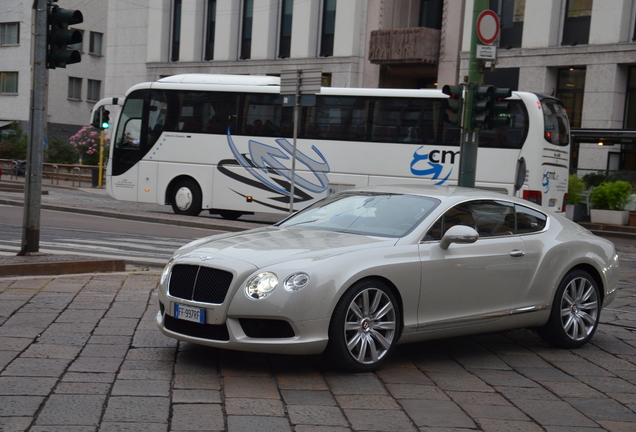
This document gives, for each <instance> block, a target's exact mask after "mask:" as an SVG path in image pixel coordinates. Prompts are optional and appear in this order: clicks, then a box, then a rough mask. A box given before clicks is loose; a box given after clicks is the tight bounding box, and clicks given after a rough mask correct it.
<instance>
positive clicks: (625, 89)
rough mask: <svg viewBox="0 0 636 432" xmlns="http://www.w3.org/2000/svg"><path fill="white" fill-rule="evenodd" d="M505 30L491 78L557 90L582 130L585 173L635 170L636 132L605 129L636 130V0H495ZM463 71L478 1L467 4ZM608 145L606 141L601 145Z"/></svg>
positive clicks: (577, 154) (579, 155) (577, 162)
mask: <svg viewBox="0 0 636 432" xmlns="http://www.w3.org/2000/svg"><path fill="white" fill-rule="evenodd" d="M490 3H491V6H490V7H491V9H493V10H495V11H498V12H499V15H500V17H501V23H502V29H501V33H500V38H499V50H498V59H497V65H496V68H495V70H494V71H493V72H487V73H486V83H489V84H494V85H498V86H499V87H511V88H512V89H513V90H523V91H531V92H537V93H542V94H548V95H553V96H556V97H558V98H559V99H560V100H561V101H563V103H564V104H565V106H566V109H567V111H568V116H569V118H570V123H571V126H572V128H574V129H575V130H577V129H584V130H589V129H592V130H593V131H592V132H593V133H590V131H587V132H586V131H583V132H581V133H579V134H578V137H577V134H575V143H574V145H573V151H572V156H573V167H574V168H578V172H579V174H586V173H588V172H595V171H599V170H600V171H604V170H609V171H617V170H620V171H624V172H631V173H632V174H630V177H629V179H630V180H636V176H635V175H634V174H636V140H635V139H634V138H636V136H634V134H620V133H611V134H610V133H602V132H598V131H594V130H596V129H602V130H608V131H618V130H623V129H632V130H633V129H636V26H635V20H636V1H634V0H532V1H530V0H527V1H526V0H502V1H499V0H491V2H490ZM465 8H466V12H465V16H466V17H467V19H466V20H465V28H466V31H465V32H464V37H463V43H462V47H463V48H462V52H461V73H460V75H462V76H463V75H464V74H466V73H467V70H468V58H469V51H470V34H471V32H470V27H471V26H472V20H471V19H468V18H469V17H470V16H471V14H472V10H473V0H467V1H466V4H465ZM599 143H600V144H602V145H599Z"/></svg>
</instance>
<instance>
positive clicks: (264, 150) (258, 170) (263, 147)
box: [227, 128, 330, 196]
mask: <svg viewBox="0 0 636 432" xmlns="http://www.w3.org/2000/svg"><path fill="white" fill-rule="evenodd" d="M274 141H275V142H276V143H277V144H278V145H279V147H274V146H270V145H267V144H264V143H262V142H259V141H254V140H249V160H248V157H247V156H246V155H243V154H241V152H239V150H238V148H236V145H235V144H234V140H233V139H232V135H231V134H230V131H229V128H228V132H227V142H228V145H229V147H230V150H231V151H232V154H233V155H234V157H235V158H236V161H237V162H238V163H239V164H240V165H241V166H242V167H243V168H245V169H246V170H247V171H248V172H249V173H250V174H251V175H252V176H254V177H255V178H256V179H257V180H258V181H259V182H261V183H263V184H264V185H267V186H268V187H270V188H271V189H273V190H275V191H276V192H279V193H281V194H283V195H287V196H289V195H290V192H289V191H288V190H286V189H285V188H283V187H281V185H280V183H279V182H277V181H275V180H274V179H272V178H271V177H270V173H271V172H273V173H275V174H278V175H280V176H282V177H284V178H286V179H287V180H289V181H290V182H291V181H292V175H291V172H292V169H291V165H292V155H293V152H294V147H293V145H292V144H291V143H290V142H289V141H287V140H286V139H285V138H278V139H275V140H274ZM311 149H312V150H313V151H314V152H316V154H317V155H318V156H319V157H320V159H322V161H318V160H315V159H312V158H311V157H309V156H307V155H306V154H304V153H303V152H301V151H299V150H298V149H296V161H297V162H299V163H301V164H303V165H305V166H306V167H307V168H309V171H311V173H312V174H313V175H314V176H315V177H316V180H317V182H312V181H310V180H308V179H306V178H305V177H303V176H301V175H299V174H298V172H296V174H295V176H294V185H295V186H297V187H299V188H303V189H306V190H308V191H310V192H315V193H321V192H324V191H326V190H327V183H328V182H329V179H328V177H327V174H328V173H329V172H330V168H329V163H327V160H326V159H325V157H324V156H323V155H322V153H321V152H320V150H318V148H317V147H316V146H312V147H311ZM250 161H251V162H250ZM312 180H313V179H312Z"/></svg>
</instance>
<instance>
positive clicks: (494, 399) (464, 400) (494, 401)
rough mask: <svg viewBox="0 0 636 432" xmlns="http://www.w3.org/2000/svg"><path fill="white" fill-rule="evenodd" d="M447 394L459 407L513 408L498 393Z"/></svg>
mask: <svg viewBox="0 0 636 432" xmlns="http://www.w3.org/2000/svg"><path fill="white" fill-rule="evenodd" d="M446 394H447V395H448V396H449V397H450V398H451V399H452V400H453V402H455V403H457V404H458V405H459V406H463V405H464V404H469V405H470V404H472V405H492V406H512V404H511V403H510V402H509V401H507V400H506V399H505V398H504V397H503V396H502V395H500V394H498V393H477V392H455V391H453V392H446Z"/></svg>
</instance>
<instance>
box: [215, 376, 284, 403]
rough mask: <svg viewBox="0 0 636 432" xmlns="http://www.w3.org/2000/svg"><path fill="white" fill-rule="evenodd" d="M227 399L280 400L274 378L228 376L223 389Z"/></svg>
mask: <svg viewBox="0 0 636 432" xmlns="http://www.w3.org/2000/svg"><path fill="white" fill-rule="evenodd" d="M223 390H224V393H225V397H226V398H232V397H236V398H249V397H252V398H265V399H280V394H279V393H278V387H276V382H275V381H274V379H273V378H268V377H240V376H228V377H225V378H224V387H223Z"/></svg>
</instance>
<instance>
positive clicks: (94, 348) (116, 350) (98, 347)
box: [82, 344, 128, 359]
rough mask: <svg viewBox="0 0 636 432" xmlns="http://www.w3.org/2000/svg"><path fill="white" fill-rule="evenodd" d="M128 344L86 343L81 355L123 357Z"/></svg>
mask: <svg viewBox="0 0 636 432" xmlns="http://www.w3.org/2000/svg"><path fill="white" fill-rule="evenodd" d="M127 352H128V345H103V344H86V345H85V346H84V349H83V350H82V356H83V357H116V358H122V359H123V358H124V357H125V356H126V353H127Z"/></svg>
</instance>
